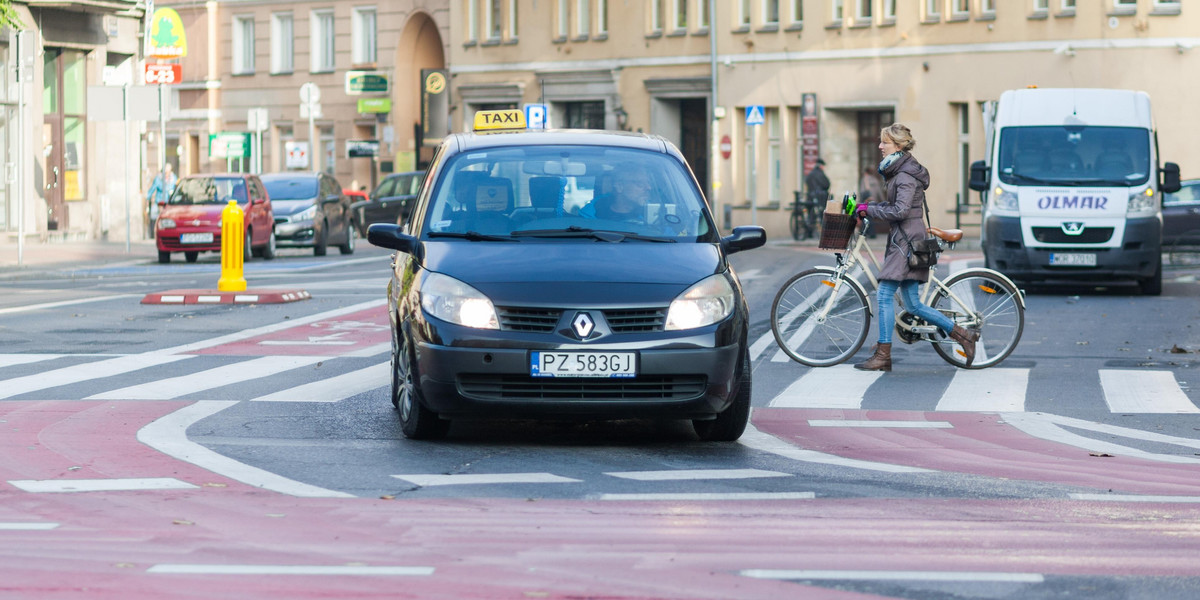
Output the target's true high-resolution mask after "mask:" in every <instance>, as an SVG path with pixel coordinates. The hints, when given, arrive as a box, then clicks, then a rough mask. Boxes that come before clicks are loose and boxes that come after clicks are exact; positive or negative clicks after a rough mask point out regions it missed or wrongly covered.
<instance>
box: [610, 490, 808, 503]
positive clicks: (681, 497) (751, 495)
mask: <svg viewBox="0 0 1200 600" xmlns="http://www.w3.org/2000/svg"><path fill="white" fill-rule="evenodd" d="M816 497H817V495H816V494H815V493H813V492H734V493H728V494H720V493H702V494H671V493H663V494H600V495H599V496H596V499H597V500H613V501H621V500H645V501H655V500H674V501H693V500H694V501H697V502H705V501H710V500H812V499H813V498H816Z"/></svg>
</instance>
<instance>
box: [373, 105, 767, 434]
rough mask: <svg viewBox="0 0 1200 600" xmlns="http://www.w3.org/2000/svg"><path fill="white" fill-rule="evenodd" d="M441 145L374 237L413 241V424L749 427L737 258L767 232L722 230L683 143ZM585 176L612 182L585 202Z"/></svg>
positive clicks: (520, 139) (558, 138)
mask: <svg viewBox="0 0 1200 600" xmlns="http://www.w3.org/2000/svg"><path fill="white" fill-rule="evenodd" d="M480 114H482V115H484V116H487V115H489V114H507V115H510V116H509V117H508V118H507V119H493V120H500V121H505V120H521V121H523V119H517V117H518V116H520V112H519V111H517V112H516V113H509V111H503V113H480ZM436 156H437V158H436V159H435V163H434V164H433V165H432V166H431V167H430V173H436V174H437V176H436V177H429V178H427V179H426V181H425V182H424V184H423V186H422V189H421V193H420V195H419V196H418V201H417V203H416V205H415V207H414V209H413V217H412V220H411V222H410V223H409V224H408V225H407V226H400V225H396V224H386V225H385V224H375V225H372V226H371V227H370V229H369V232H368V240H369V241H370V242H371V243H372V244H375V245H377V246H382V247H385V248H391V249H394V250H397V251H398V254H397V256H396V260H395V261H394V263H393V265H394V269H393V272H392V279H391V282H390V285H389V286H388V307H389V312H390V315H391V323H392V338H393V339H392V386H391V387H392V392H391V400H392V403H393V405H395V406H396V407H397V408H398V409H399V416H400V423H401V429H402V431H403V432H404V434H405V435H406V436H408V437H412V438H431V437H440V436H442V435H445V434H446V433H447V430H448V428H449V423H450V420H451V419H454V418H457V417H471V416H491V417H534V418H540V417H546V418H582V419H624V418H638V417H643V418H669V419H690V420H691V421H692V424H693V427H694V428H695V430H696V433H697V434H698V435H699V437H700V438H701V439H702V440H720V441H732V440H736V439H737V438H738V437H739V436H741V434H742V432H743V431H744V429H745V427H746V423H747V420H748V418H749V413H750V388H751V364H750V351H749V348H748V345H747V326H748V321H749V315H748V309H747V306H746V302H745V300H744V298H743V297H742V291H741V285H740V283H739V282H738V279H737V276H736V275H735V274H734V272H733V269H732V268H731V267H730V265H729V263H728V262H727V261H726V256H727V255H728V254H731V253H733V252H738V251H741V250H748V249H751V248H757V247H759V246H761V245H762V244H763V243H764V242H765V241H766V234H765V232H764V231H763V229H762V228H761V227H738V228H736V229H734V231H733V233H732V235H729V236H727V237H721V236H720V235H719V233H718V230H717V227H716V225H715V223H714V221H713V218H712V215H711V214H710V213H709V210H708V206H707V204H706V203H705V200H704V197H703V195H702V193H701V190H700V187H699V185H697V183H696V179H695V177H694V176H693V175H692V172H691V170H690V169H689V168H688V165H687V163H686V162H685V161H684V159H683V157H682V155H681V154H680V153H679V151H678V150H677V149H676V148H675V147H674V146H673V145H671V144H670V143H669V142H667V141H666V140H665V139H663V138H661V137H658V136H650V135H641V134H630V133H617V132H601V131H594V132H592V131H588V132H582V131H529V132H524V131H522V132H515V133H506V134H504V135H485V134H471V133H467V134H454V135H450V136H448V137H447V138H446V139H445V140H444V141H443V143H442V145H441V147H440V148H439V149H438V151H437V154H436ZM626 177H628V178H629V179H625V178H626ZM570 179H579V180H586V182H582V181H581V182H577V183H582V184H583V185H578V186H576V187H587V188H589V189H599V190H609V189H611V190H613V192H612V193H611V194H610V193H599V194H597V196H596V197H595V198H593V200H592V201H591V202H589V203H588V204H587V205H585V206H583V207H582V208H580V209H579V211H578V213H577V214H575V213H572V212H571V211H570V210H567V209H566V208H565V207H564V200H565V196H566V194H565V192H566V190H567V189H570V188H571V187H572V186H571V185H570V183H571V182H570V181H569V180H570ZM597 182H599V183H597Z"/></svg>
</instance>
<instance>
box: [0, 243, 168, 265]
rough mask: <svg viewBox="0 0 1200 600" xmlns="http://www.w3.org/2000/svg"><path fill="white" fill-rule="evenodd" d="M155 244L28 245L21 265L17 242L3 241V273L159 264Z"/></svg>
mask: <svg viewBox="0 0 1200 600" xmlns="http://www.w3.org/2000/svg"><path fill="white" fill-rule="evenodd" d="M157 257H158V255H157V250H156V248H155V246H154V240H131V241H130V244H129V249H128V251H126V247H125V240H123V239H122V240H119V241H118V240H87V241H47V242H41V241H30V240H26V241H25V247H24V251H23V252H22V253H21V256H20V261H19V262H18V248H17V241H16V240H15V239H12V238H10V237H0V273H2V274H14V273H23V272H38V271H45V270H49V269H62V268H71V267H82V266H95V265H103V264H110V263H121V262H130V261H153V260H157Z"/></svg>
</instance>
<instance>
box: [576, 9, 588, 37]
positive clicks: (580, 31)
mask: <svg viewBox="0 0 1200 600" xmlns="http://www.w3.org/2000/svg"><path fill="white" fill-rule="evenodd" d="M591 20H592V7H591V6H590V5H589V2H588V0H575V35H576V36H577V37H587V35H588V34H589V33H591V31H592V22H591Z"/></svg>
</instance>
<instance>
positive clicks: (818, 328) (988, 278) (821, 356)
mask: <svg viewBox="0 0 1200 600" xmlns="http://www.w3.org/2000/svg"><path fill="white" fill-rule="evenodd" d="M868 226H869V223H868V220H867V219H863V220H862V221H861V222H860V223H859V224H858V226H857V227H856V228H855V230H854V231H853V233H852V235H851V241H850V242H849V243H848V244H847V247H848V250H847V251H846V254H845V255H843V253H842V252H837V253H836V254H835V256H836V258H837V264H836V266H833V267H827V266H821V267H815V268H812V269H808V270H806V271H802V272H800V273H798V274H796V275H795V276H793V277H792V278H791V279H789V280H788V282H787V283H786V284H784V285H783V287H781V288H780V289H779V292H778V293H777V294H776V295H775V300H774V302H772V304H771V331H772V332H773V333H774V334H775V341H776V343H778V344H779V347H780V348H782V349H783V351H784V353H786V354H787V355H788V356H789V357H791V359H792V360H794V361H796V362H798V363H800V364H803V365H807V366H810V367H828V366H833V365H836V364H839V363H842V362H844V361H845V360H847V359H849V358H850V357H851V356H853V355H854V353H855V352H858V350H859V348H861V347H862V345H863V342H865V341H866V339H867V335H868V334H869V332H870V325H871V303H870V301H869V300H868V296H867V291H866V289H865V287H864V286H863V284H862V283H861V282H860V281H859V280H858V279H857V278H856V276H855V271H856V270H861V271H862V273H864V274H865V275H866V278H867V280H868V282H869V283H870V285H871V286H872V288H873V290H874V289H878V287H879V281H878V280H877V279H876V278H875V273H876V272H878V271H879V269H880V268H881V265H880V262H879V259H877V258H876V257H875V253H874V252H873V251H872V250H871V249H870V247H869V246H868V244H867V241H866V236H865V235H864V232H865V231H866V230H867V227H868ZM929 233H931V234H932V235H933V236H935V237H936V238H938V240H939V242H938V245H939V246H940V247H941V248H942V249H943V250H945V249H946V247H947V246H948V245H950V244H953V243H954V242H957V241H958V240H959V239H962V231H961V230H941V229H936V228H929ZM864 257H866V258H867V259H869V263H870V264H869V265H868V262H867V260H866V259H864ZM868 266H873V267H874V271H872V270H871V269H869V268H866V267H868ZM936 271H937V267H936V266H935V267H931V268H930V270H929V281H928V283H926V284H925V285H924V286H923V289H922V290H921V301H922V302H923V303H925V304H927V305H929V306H931V307H933V308H934V309H935V310H938V311H940V312H941V313H942V314H944V315H946V316H947V317H950V319H951V320H952V321H954V323H955V324H956V325H960V326H962V327H964V328H966V329H968V330H975V331H978V332H979V333H980V337H979V341H978V342H976V344H975V361H974V363H973V364H972V365H971V366H970V367H967V366H966V356H964V355H963V353H962V350H961V348H959V347H958V344H957V343H955V342H954V341H953V340H951V339H950V338H949V337H947V336H946V335H945V334H943V333H941V331H940V330H939V329H938V328H937V327H936V326H935V325H932V324H929V323H926V322H925V321H924V320H922V319H920V318H918V317H917V316H916V315H913V314H912V313H909V312H908V311H907V310H901V309H900V299H899V298H897V312H896V333H897V337H898V338H899V339H900V340H901V341H903V342H904V343H906V344H914V343H916V342H918V341H922V340H924V341H928V342H930V343H932V344H933V349H934V350H935V351H936V352H937V353H938V355H939V356H941V357H942V358H943V359H945V360H946V362H948V363H950V364H952V365H954V366H957V367H961V368H970V369H984V368H987V367H991V366H994V365H997V364H999V363H1000V362H1001V361H1003V360H1004V359H1005V358H1007V357H1008V355H1009V354H1012V351H1013V350H1014V349H1015V348H1016V346H1017V342H1019V341H1020V339H1021V334H1022V332H1023V331H1024V329H1025V298H1024V296H1023V295H1022V294H1021V292H1020V291H1019V290H1018V289H1017V286H1016V285H1015V284H1014V283H1013V282H1012V281H1011V280H1010V279H1009V278H1007V277H1005V276H1004V275H1003V274H1001V273H999V272H997V271H993V270H991V269H983V268H971V269H964V270H962V271H960V272H958V273H956V274H954V275H953V276H951V277H950V278H948V279H946V280H944V281H943V280H941V279H939V278H938V277H937V273H936Z"/></svg>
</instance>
